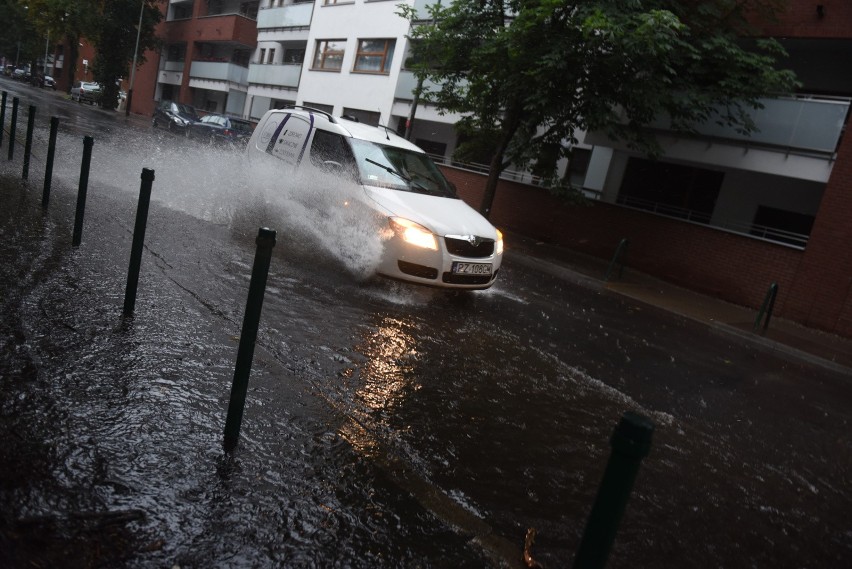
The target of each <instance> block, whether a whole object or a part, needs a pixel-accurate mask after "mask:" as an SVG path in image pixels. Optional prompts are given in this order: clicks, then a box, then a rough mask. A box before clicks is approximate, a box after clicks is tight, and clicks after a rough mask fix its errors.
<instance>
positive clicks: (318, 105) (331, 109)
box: [302, 101, 334, 114]
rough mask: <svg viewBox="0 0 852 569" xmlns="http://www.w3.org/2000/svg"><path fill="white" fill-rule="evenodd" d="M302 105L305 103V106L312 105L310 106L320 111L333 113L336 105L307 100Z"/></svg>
mask: <svg viewBox="0 0 852 569" xmlns="http://www.w3.org/2000/svg"><path fill="white" fill-rule="evenodd" d="M302 105H303V106H305V107H310V108H312V109H316V110H318V111H323V112H326V113H328V114H333V113H334V107H333V106H331V105H324V104H322V103H309V102H307V101H305V102H304V103H302Z"/></svg>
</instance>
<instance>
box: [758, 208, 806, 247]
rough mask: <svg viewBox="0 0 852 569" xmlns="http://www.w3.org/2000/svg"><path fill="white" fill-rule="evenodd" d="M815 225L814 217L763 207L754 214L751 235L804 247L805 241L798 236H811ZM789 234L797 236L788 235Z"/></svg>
mask: <svg viewBox="0 0 852 569" xmlns="http://www.w3.org/2000/svg"><path fill="white" fill-rule="evenodd" d="M813 225H814V216H812V215H807V214H805V213H797V212H795V211H787V210H783V209H776V208H774V207H767V206H765V205H762V206H758V208H757V212H756V213H755V214H754V221H753V222H752V228H751V231H749V233H750V234H751V235H757V236H758V237H765V238H767V239H772V240H773V241H782V242H784V243H792V244H794V245H802V242H803V239H802V238H801V237H798V236H800V235H810V234H811V228H812V227H813ZM788 233H795V234H796V235H788Z"/></svg>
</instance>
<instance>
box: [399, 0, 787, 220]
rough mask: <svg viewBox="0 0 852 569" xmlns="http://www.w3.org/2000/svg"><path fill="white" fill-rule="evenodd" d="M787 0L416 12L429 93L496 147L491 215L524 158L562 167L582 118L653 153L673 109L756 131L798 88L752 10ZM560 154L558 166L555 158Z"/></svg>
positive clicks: (517, 1) (498, 1) (481, 2)
mask: <svg viewBox="0 0 852 569" xmlns="http://www.w3.org/2000/svg"><path fill="white" fill-rule="evenodd" d="M773 2H774V0H693V1H678V0H642V1H640V0H457V1H456V2H454V3H452V4H451V5H449V6H447V7H443V6H441V5H440V4H436V5H433V6H432V7H431V8H430V17H431V19H432V20H433V21H436V22H437V23H436V24H435V25H418V23H419V22H421V21H422V16H423V15H422V14H421V15H418V14H416V13H415V11H414V8H413V7H410V6H404V7H401V8H400V14H401V15H402V16H403V17H406V18H408V19H409V20H410V21H411V22H412V28H411V32H410V38H411V40H412V42H411V48H412V53H413V60H414V61H416V62H418V63H415V64H414V66H413V69H414V72H415V74H416V75H417V76H418V79H420V78H422V79H429V80H431V81H433V82H434V83H436V84H438V85H440V87H439V88H438V89H437V90H436V91H434V92H430V93H425V94H423V96H424V97H425V98H427V100H429V101H430V102H432V103H433V104H435V105H436V106H437V107H438V109H439V110H442V111H445V112H453V113H459V114H461V115H462V116H463V118H462V119H461V121H460V122H459V123H458V124H457V128H458V129H459V131H460V132H461V133H463V134H465V135H467V141H466V142H464V143H462V144H460V145H459V149H458V152H460V153H462V154H464V153H465V152H468V153H470V152H477V151H481V150H482V149H483V148H487V150H488V153H489V154H490V170H489V177H488V181H487V183H486V189H485V195H484V198H483V202H482V205H481V207H480V211H481V212H482V213H483V214H484V215H486V216H487V215H488V214H489V213H490V210H491V205H492V202H493V200H494V193H495V191H496V188H497V182H498V179H499V176H500V173H501V172H502V171H503V170H504V169H505V168H506V167H507V166H509V165H510V164H515V165H517V166H521V167H526V166H529V165H530V164H534V165H536V166H537V168H538V169H539V170H542V169H546V170H548V171H549V172H550V175H549V179H548V180H547V182H548V183H549V185H551V186H552V187H558V186H559V185H560V184H561V183H562V182H561V181H560V180H558V179H557V178H556V173H555V166H556V161H557V160H558V159H559V158H561V157H569V156H570V152H571V147H572V145H573V144H575V143H576V142H577V140H576V139H575V136H576V134H575V133H577V132H582V131H588V130H595V131H603V132H606V133H607V134H608V135H609V136H610V137H611V138H613V139H619V140H622V141H625V142H626V143H627V144H628V145H629V146H630V147H631V148H634V149H637V150H641V151H643V152H645V153H648V154H650V155H654V154H656V153H658V152H659V146H658V145H657V143H656V140H655V138H654V136H653V134H652V133H651V131H650V130H649V129H648V128H647V127H648V126H649V125H650V124H651V123H652V122H653V121H655V120H659V119H661V118H665V117H668V119H669V120H670V121H671V126H672V128H674V129H676V130H684V131H691V130H694V127H695V125H696V124H700V123H702V122H705V121H708V120H713V121H717V122H719V123H721V124H726V125H730V126H734V127H736V128H738V129H740V130H742V131H744V132H751V131H752V130H753V129H754V128H755V127H754V123H753V122H752V119H751V117H750V114H749V111H750V109H756V108H760V106H761V105H760V98H761V97H763V96H765V95H767V94H782V93H788V92H790V91H791V90H792V89H793V88H794V86H795V77H794V75H793V73H792V72H790V71H785V70H779V69H777V67H776V61H777V58H779V57H781V56H783V55H784V54H783V50H782V48H781V47H780V45H779V44H778V43H777V42H774V41H772V40H761V41H757V42H752V45H751V47H750V48H748V49H746V47H744V45H743V43H742V41H741V40H742V38H743V37H744V36H747V35H748V33H749V32H748V30H749V28H748V26H747V22H746V19H745V17H744V14H746V13H749V11H751V12H750V13H752V14H753V13H756V11H758V10H760V11H761V13H763V11H765V10H768V12H767V13H770V14H771V10H772V8H773ZM545 167H546V168H545Z"/></svg>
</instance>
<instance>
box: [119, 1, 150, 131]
mask: <svg viewBox="0 0 852 569" xmlns="http://www.w3.org/2000/svg"><path fill="white" fill-rule="evenodd" d="M144 13H145V0H142V7H141V8H139V26H138V27H137V28H136V47H135V48H134V49H133V67H131V68H130V86H129V87H128V88H127V106H126V107H124V116H126V117H129V116H130V103H131V102H132V101H133V82H134V80H135V79H136V57H137V56H138V55H139V36H140V35H142V15H143V14H144Z"/></svg>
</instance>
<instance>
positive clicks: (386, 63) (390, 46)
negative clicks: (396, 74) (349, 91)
mask: <svg viewBox="0 0 852 569" xmlns="http://www.w3.org/2000/svg"><path fill="white" fill-rule="evenodd" d="M379 41H383V42H384V43H385V47H384V50H382V51H380V52H379V51H364V50H363V49H362V45H363V44H364V42H379ZM395 53H396V38H358V46H357V48H356V50H355V61H354V63H353V64H352V73H365V74H367V75H390V68H391V64H392V63H393V56H394V54H395ZM379 56H380V57H381V64H380V65H379V69H378V70H375V69H359V68H358V64H359V62H360V61H361V59H362V58H367V57H379Z"/></svg>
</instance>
